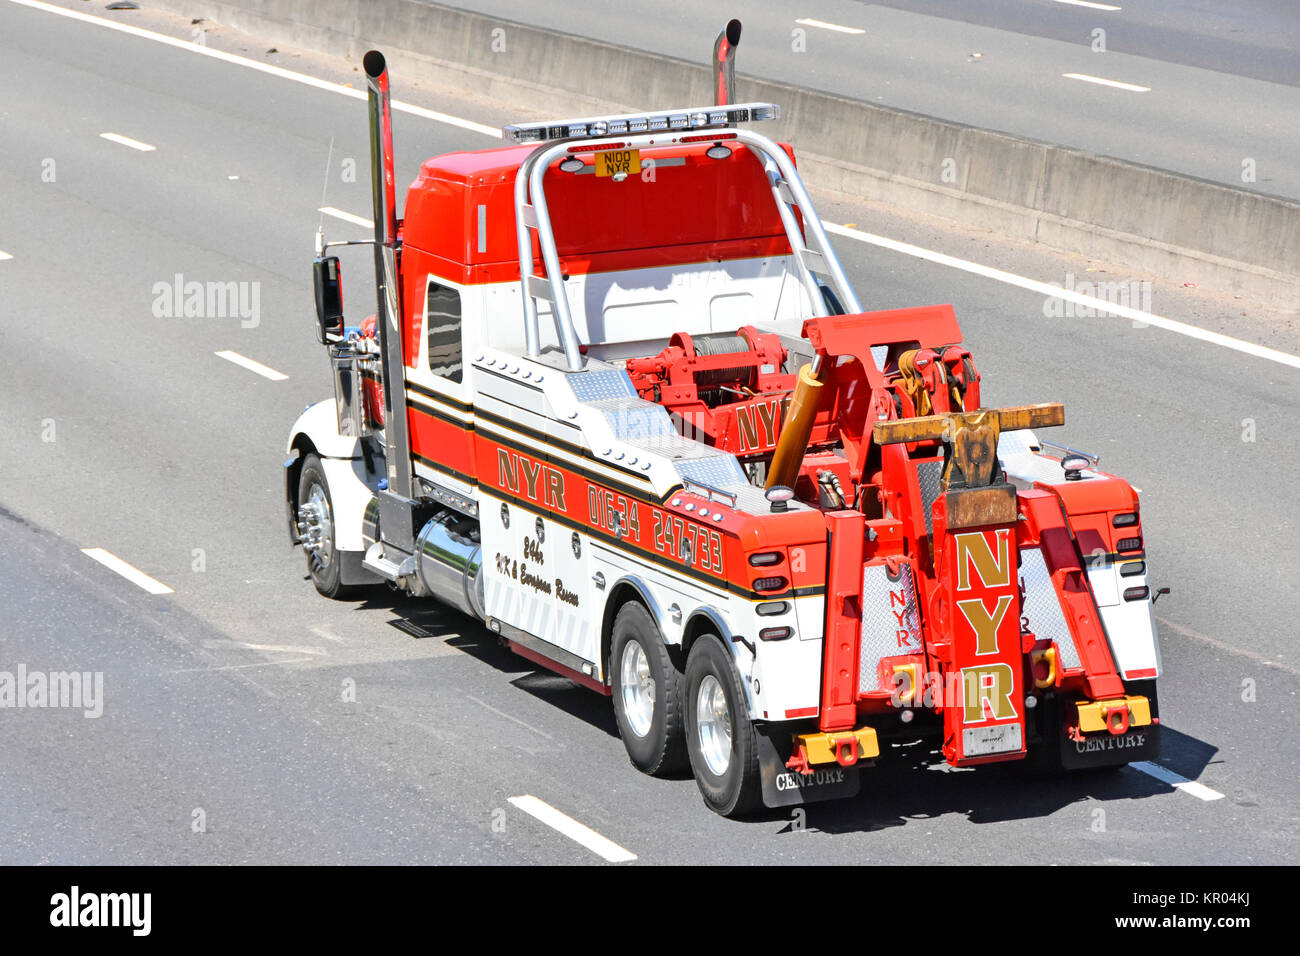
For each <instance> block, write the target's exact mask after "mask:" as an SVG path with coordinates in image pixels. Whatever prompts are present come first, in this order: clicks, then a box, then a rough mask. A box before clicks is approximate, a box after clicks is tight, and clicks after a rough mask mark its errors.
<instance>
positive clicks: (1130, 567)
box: [1119, 561, 1147, 578]
mask: <svg viewBox="0 0 1300 956" xmlns="http://www.w3.org/2000/svg"><path fill="white" fill-rule="evenodd" d="M1146 571H1147V563H1146V562H1145V561H1129V562H1128V563H1126V564H1121V565H1120V566H1119V573H1120V576H1121V577H1125V578H1131V577H1133V576H1134V575H1138V574H1146Z"/></svg>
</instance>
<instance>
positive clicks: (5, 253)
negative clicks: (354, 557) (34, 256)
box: [0, 249, 13, 262]
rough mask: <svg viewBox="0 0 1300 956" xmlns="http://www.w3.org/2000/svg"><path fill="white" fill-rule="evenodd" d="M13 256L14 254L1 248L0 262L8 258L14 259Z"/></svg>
mask: <svg viewBox="0 0 1300 956" xmlns="http://www.w3.org/2000/svg"><path fill="white" fill-rule="evenodd" d="M12 258H13V256H11V255H9V253H7V252H5V251H4V250H3V249H0V262H4V261H5V260H6V259H12Z"/></svg>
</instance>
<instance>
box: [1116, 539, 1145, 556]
mask: <svg viewBox="0 0 1300 956" xmlns="http://www.w3.org/2000/svg"><path fill="white" fill-rule="evenodd" d="M1115 550H1116V551H1118V552H1119V553H1120V554H1123V553H1124V552H1126V551H1141V550H1142V539H1141V538H1120V539H1119V544H1117V545H1115Z"/></svg>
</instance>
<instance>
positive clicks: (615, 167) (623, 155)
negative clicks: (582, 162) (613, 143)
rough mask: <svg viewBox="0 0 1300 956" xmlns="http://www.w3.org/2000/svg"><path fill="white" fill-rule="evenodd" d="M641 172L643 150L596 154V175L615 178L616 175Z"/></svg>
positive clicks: (608, 151)
mask: <svg viewBox="0 0 1300 956" xmlns="http://www.w3.org/2000/svg"><path fill="white" fill-rule="evenodd" d="M639 172H641V150H639V149H609V150H606V151H605V152H603V153H597V154H596V175H597V176H613V175H614V174H615V173H627V174H628V175H629V176H630V175H632V174H633V173H639Z"/></svg>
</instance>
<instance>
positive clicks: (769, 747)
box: [754, 727, 870, 808]
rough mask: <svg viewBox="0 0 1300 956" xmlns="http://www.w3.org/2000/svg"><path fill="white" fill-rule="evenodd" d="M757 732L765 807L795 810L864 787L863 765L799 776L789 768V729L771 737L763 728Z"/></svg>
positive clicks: (835, 766) (855, 792) (821, 769)
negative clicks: (806, 804)
mask: <svg viewBox="0 0 1300 956" xmlns="http://www.w3.org/2000/svg"><path fill="white" fill-rule="evenodd" d="M754 729H755V730H756V731H757V733H756V735H755V736H756V737H757V738H758V775H759V778H760V779H761V781H762V783H763V805H764V806H767V807H772V808H775V807H793V806H798V805H800V804H805V803H820V802H822V801H823V800H839V799H841V798H845V797H856V796H857V795H858V792H859V790H860V789H861V785H862V781H861V778H860V777H859V775H858V773H859V770H860V768H861V766H862V764H858V765H857V766H853V767H841V766H840V765H839V764H830V765H828V766H824V767H819V768H817V770H816V771H814V772H813V773H812V774H811V775H805V774H801V773H797V772H795V771H793V770H788V769H786V766H785V762H786V761H787V760H789V759H790V732H789V730H777V731H773V732H772V733H771V734H769V733H766V732H765V731H764V729H763V728H762V727H755V728H754ZM863 763H867V764H869V763H870V762H869V761H863Z"/></svg>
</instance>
